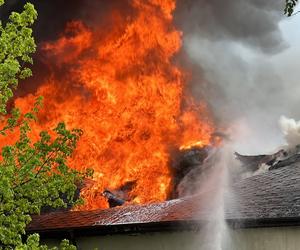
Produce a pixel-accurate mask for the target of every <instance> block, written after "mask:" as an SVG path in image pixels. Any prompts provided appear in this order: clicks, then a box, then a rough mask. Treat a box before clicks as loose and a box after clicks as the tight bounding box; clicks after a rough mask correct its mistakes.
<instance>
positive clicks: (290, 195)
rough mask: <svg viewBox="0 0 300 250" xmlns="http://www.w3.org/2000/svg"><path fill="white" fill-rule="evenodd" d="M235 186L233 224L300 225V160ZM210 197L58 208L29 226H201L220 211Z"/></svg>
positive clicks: (230, 195)
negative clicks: (85, 208)
mask: <svg viewBox="0 0 300 250" xmlns="http://www.w3.org/2000/svg"><path fill="white" fill-rule="evenodd" d="M230 190H231V191H230V192H226V194H225V195H224V197H225V198H224V199H225V203H226V206H225V207H226V209H225V218H226V220H227V221H228V223H229V224H231V225H234V226H238V227H240V226H242V227H243V226H245V227H247V226H249V227H252V226H253V227H257V226H281V225H300V163H295V164H292V165H289V166H286V167H282V168H278V169H274V170H272V171H267V172H265V173H263V174H259V175H254V176H251V177H248V178H245V179H243V180H241V181H239V182H237V183H235V184H233V186H232V188H230ZM209 200H210V195H209V193H204V194H200V195H194V196H190V197H185V198H182V199H175V200H170V201H165V202H161V203H155V204H146V205H134V206H133V205H132V206H122V207H115V208H110V209H106V210H95V211H82V212H81V211H77V212H76V211H74V212H53V213H49V214H44V215H41V216H34V217H33V221H32V222H31V224H30V225H29V226H28V231H29V232H39V233H42V234H43V233H51V232H52V233H54V232H56V233H57V232H71V231H72V232H73V233H74V232H75V233H76V232H81V233H82V232H85V233H88V232H92V231H97V232H98V233H99V232H100V233H119V232H123V233H124V232H141V231H160V230H170V229H174V228H177V229H178V228H181V229H182V228H183V227H184V226H188V227H189V228H195V227H196V225H198V226H199V225H201V222H204V221H205V220H207V219H208V214H209V213H210V212H211V211H213V213H214V212H215V211H214V210H213V209H214V208H213V207H212V206H213V204H210V202H209ZM220 204H222V203H220ZM216 207H218V206H216ZM220 207H221V206H220ZM221 208H222V207H221ZM213 215H214V214H213ZM199 222H200V223H199Z"/></svg>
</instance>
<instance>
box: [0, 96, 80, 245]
mask: <svg viewBox="0 0 300 250" xmlns="http://www.w3.org/2000/svg"><path fill="white" fill-rule="evenodd" d="M40 103H41V99H38V100H37V102H36V104H35V106H34V107H33V109H32V111H31V112H29V113H26V114H25V115H20V111H18V110H14V111H13V112H12V115H11V117H10V118H9V119H7V123H6V125H4V127H3V128H2V129H1V133H2V134H3V135H4V136H5V135H6V134H9V133H18V134H19V139H18V140H17V142H16V143H14V144H13V145H7V146H5V147H3V149H2V154H1V156H2V159H1V161H0V242H1V243H2V245H3V246H5V247H3V249H12V248H11V247H16V249H27V248H24V246H25V245H23V242H22V235H24V234H25V227H26V225H27V224H28V223H29V222H30V220H31V217H30V215H32V214H39V213H40V211H41V209H42V208H43V207H45V206H49V207H52V208H60V207H66V206H67V204H71V205H74V204H75V203H78V202H80V200H79V201H76V199H75V191H76V189H77V186H76V184H79V183H80V182H81V181H82V179H83V178H84V177H85V175H84V174H79V173H78V172H76V171H75V170H72V169H70V168H68V166H67V162H66V161H67V159H68V157H69V156H71V154H72V152H73V151H74V149H75V147H76V143H77V141H78V140H79V138H80V136H81V134H82V131H81V130H79V129H73V130H71V131H70V130H67V129H66V126H65V124H64V123H59V124H58V125H57V127H56V128H55V129H54V130H53V132H54V133H55V137H54V138H53V136H51V135H50V134H49V133H48V132H46V131H43V132H41V133H40V138H39V140H38V141H36V142H34V143H33V142H32V141H31V140H30V138H29V136H28V134H29V133H30V124H31V122H34V121H35V120H36V114H37V112H38V109H39V107H40ZM62 194H64V199H63V198H62ZM34 239H36V236H34V237H30V238H28V241H29V242H30V244H33V243H32V242H33V240H34ZM27 244H29V243H27ZM34 244H38V243H37V242H36V243H34ZM22 247H23V248H22ZM0 249H1V247H0ZM28 249H45V248H28ZM62 249H72V248H62Z"/></svg>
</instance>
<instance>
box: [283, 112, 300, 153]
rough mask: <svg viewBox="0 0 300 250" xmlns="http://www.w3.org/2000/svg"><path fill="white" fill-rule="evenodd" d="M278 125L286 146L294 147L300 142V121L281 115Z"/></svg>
mask: <svg viewBox="0 0 300 250" xmlns="http://www.w3.org/2000/svg"><path fill="white" fill-rule="evenodd" d="M279 125H280V128H281V130H282V133H283V134H284V138H285V140H286V143H287V146H288V148H294V147H295V146H297V145H299V144H300V121H295V120H294V119H289V118H287V117H285V116H281V117H280V120H279Z"/></svg>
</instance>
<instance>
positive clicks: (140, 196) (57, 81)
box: [15, 0, 214, 210]
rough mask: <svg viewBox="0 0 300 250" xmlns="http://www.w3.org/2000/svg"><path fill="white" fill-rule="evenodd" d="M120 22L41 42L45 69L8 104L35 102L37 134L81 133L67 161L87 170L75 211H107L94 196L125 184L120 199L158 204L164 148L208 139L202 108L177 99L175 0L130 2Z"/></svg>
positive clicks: (73, 29) (164, 183)
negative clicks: (38, 104) (59, 127)
mask: <svg viewBox="0 0 300 250" xmlns="http://www.w3.org/2000/svg"><path fill="white" fill-rule="evenodd" d="M131 4H132V10H133V11H132V13H131V14H130V15H129V16H128V15H125V16H124V14H123V12H122V11H121V10H114V11H112V13H109V14H107V15H106V16H105V18H106V23H110V24H111V25H109V29H108V28H107V29H105V28H103V25H102V26H99V28H94V27H89V26H88V24H86V23H85V22H84V20H77V21H72V22H69V23H68V24H67V26H66V29H65V31H64V32H63V33H62V34H61V36H60V37H59V38H58V39H57V40H56V41H51V42H48V43H44V44H42V45H41V50H42V52H43V55H44V58H45V63H47V65H48V69H49V71H50V72H51V73H50V74H49V75H48V76H47V80H46V81H44V82H43V83H42V84H40V87H39V88H38V89H37V91H36V92H35V93H34V94H29V95H27V96H25V97H22V98H17V99H16V100H15V105H16V106H17V107H20V108H21V110H22V111H26V110H28V109H30V108H31V107H32V103H33V101H34V99H35V97H37V96H40V95H41V96H44V107H45V108H44V109H43V110H42V111H41V112H40V115H39V122H38V123H37V124H33V129H32V130H33V132H32V137H33V138H34V137H36V136H38V134H39V132H40V131H41V130H49V129H52V128H54V127H55V125H56V124H57V123H58V122H59V121H65V122H66V124H67V126H68V127H69V128H74V127H76V128H81V129H82V130H83V131H84V134H83V136H82V138H81V140H80V142H79V145H78V147H77V150H76V152H75V153H74V155H73V157H72V158H71V159H70V162H69V165H70V167H72V168H75V169H78V170H85V169H87V168H92V169H94V176H93V179H92V180H90V181H89V182H88V183H87V184H86V186H85V187H84V188H83V190H82V192H81V195H82V196H83V198H84V200H85V205H83V206H82V207H80V208H78V209H80V210H91V209H97V208H107V207H108V203H107V200H106V199H105V197H103V195H102V193H103V191H104V190H105V189H108V190H112V191H113V190H119V189H122V188H124V187H126V185H127V186H128V183H129V184H130V190H129V192H128V201H129V202H132V203H147V202H155V201H163V200H166V199H167V198H168V195H169V193H170V191H171V189H172V172H171V167H170V155H171V154H170V152H171V151H172V150H174V149H178V150H179V149H185V148H189V147H191V146H205V145H208V144H209V143H210V140H211V134H212V133H213V131H214V127H213V124H212V121H211V119H210V115H209V112H208V110H207V108H206V106H205V103H198V102H196V101H195V100H193V99H192V98H191V97H188V96H187V95H185V94H184V93H185V89H186V85H187V80H186V79H187V75H188V72H186V71H184V70H183V69H182V68H180V67H179V66H178V65H176V63H175V62H174V58H175V57H176V55H177V53H178V52H179V50H180V48H181V37H182V33H181V32H180V31H178V30H176V28H175V26H174V24H173V11H174V9H175V7H176V1H175V0H133V1H131Z"/></svg>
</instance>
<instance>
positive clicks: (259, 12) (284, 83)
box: [176, 0, 300, 153]
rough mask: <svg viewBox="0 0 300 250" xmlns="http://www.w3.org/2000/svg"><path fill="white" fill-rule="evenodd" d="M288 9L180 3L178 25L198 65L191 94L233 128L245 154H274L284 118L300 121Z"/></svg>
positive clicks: (195, 0)
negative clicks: (284, 27)
mask: <svg viewBox="0 0 300 250" xmlns="http://www.w3.org/2000/svg"><path fill="white" fill-rule="evenodd" d="M283 5H284V1H283V0H274V1H268V0H264V1H259V0H242V1H239V0H224V1H217V0H209V1H208V0H187V1H179V2H178V9H177V13H176V14H177V15H176V17H177V19H176V20H177V24H178V25H179V26H180V27H181V29H182V30H183V32H184V36H183V37H184V49H185V52H186V53H187V54H188V57H189V58H191V59H192V61H193V63H194V65H193V66H192V67H191V68H192V71H193V74H192V75H193V76H194V78H193V81H194V83H193V85H192V92H193V93H194V94H195V95H197V96H200V98H205V99H206V100H207V101H208V103H209V105H210V106H211V108H212V109H213V110H214V115H215V117H216V119H217V120H218V121H219V122H220V124H221V126H224V127H231V130H232V136H233V137H238V138H234V139H236V140H237V143H236V150H239V151H242V152H244V153H263V152H268V151H272V150H273V149H274V148H275V147H277V146H279V145H280V144H282V143H283V138H282V135H281V133H280V130H279V126H278V119H279V117H280V116H281V115H283V114H285V115H288V116H292V117H295V118H297V119H299V118H300V117H299V112H298V109H297V107H298V99H297V96H299V93H300V91H299V88H296V85H295V72H292V70H290V69H289V68H288V67H287V66H286V65H287V62H288V61H291V60H293V59H292V58H293V57H292V56H293V55H292V56H291V55H290V54H289V55H290V57H288V56H287V55H286V52H287V51H289V44H288V42H286V39H285V36H284V34H283V32H282V28H281V26H282V23H283V24H284V22H286V20H284V19H286V17H284V16H283V11H282V10H283ZM295 18H296V17H295ZM285 31H286V30H285ZM286 32H287V31H286ZM290 32H294V31H290ZM297 58H299V57H298V56H297V55H294V62H296V60H298V59H297ZM290 64H291V63H289V65H290ZM284 69H285V70H284ZM293 80H294V82H293Z"/></svg>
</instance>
